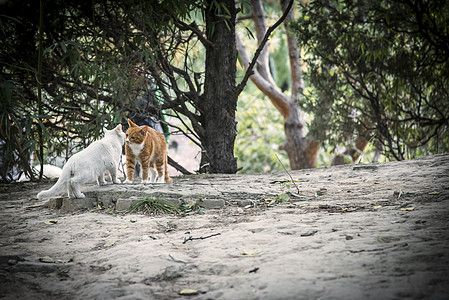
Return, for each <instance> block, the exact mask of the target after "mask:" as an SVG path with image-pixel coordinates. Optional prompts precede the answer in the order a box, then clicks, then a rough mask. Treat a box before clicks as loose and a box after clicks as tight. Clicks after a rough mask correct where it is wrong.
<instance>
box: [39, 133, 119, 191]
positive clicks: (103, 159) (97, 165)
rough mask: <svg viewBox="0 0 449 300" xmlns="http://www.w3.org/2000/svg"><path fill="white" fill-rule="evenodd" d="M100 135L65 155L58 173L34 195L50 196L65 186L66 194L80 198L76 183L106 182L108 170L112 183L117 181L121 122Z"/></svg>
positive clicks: (101, 183)
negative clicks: (82, 148)
mask: <svg viewBox="0 0 449 300" xmlns="http://www.w3.org/2000/svg"><path fill="white" fill-rule="evenodd" d="M103 131H104V138H102V139H101V140H98V141H95V142H93V143H92V144H90V145H89V147H87V148H86V149H84V150H82V151H81V152H78V153H76V154H75V155H73V156H72V157H70V158H69V160H68V161H67V163H66V164H65V165H64V167H63V168H62V174H61V177H59V179H58V181H57V182H56V183H55V185H53V186H52V187H51V189H49V190H46V191H42V192H40V193H39V194H37V198H39V199H44V198H52V197H57V196H60V195H62V194H63V193H64V190H65V189H67V193H68V196H69V198H84V197H85V196H84V194H83V193H81V191H80V185H82V184H85V183H88V182H95V181H96V182H97V184H98V185H104V184H106V181H105V180H104V172H105V171H109V173H110V174H111V177H112V181H113V182H114V183H121V182H120V180H119V179H117V172H118V165H119V162H120V157H121V154H122V147H123V145H124V144H125V138H126V136H125V133H124V132H123V131H122V125H118V126H117V127H115V128H114V129H112V130H107V129H103Z"/></svg>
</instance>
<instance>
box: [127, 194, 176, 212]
mask: <svg viewBox="0 0 449 300" xmlns="http://www.w3.org/2000/svg"><path fill="white" fill-rule="evenodd" d="M135 211H142V212H143V213H152V214H178V213H179V211H180V210H179V208H177V207H176V206H174V205H173V204H171V203H170V202H168V201H167V200H163V199H158V198H153V197H146V198H145V199H143V200H140V201H138V202H136V203H135V204H134V205H133V206H131V208H130V209H129V211H128V212H129V213H132V212H135Z"/></svg>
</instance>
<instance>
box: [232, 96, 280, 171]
mask: <svg viewBox="0 0 449 300" xmlns="http://www.w3.org/2000/svg"><path fill="white" fill-rule="evenodd" d="M237 105H238V107H237V114H236V118H237V121H238V124H237V138H236V141H235V156H236V157H237V159H238V161H237V162H238V164H239V167H241V168H242V170H241V171H240V172H241V173H267V172H272V171H279V170H283V168H282V166H281V164H280V163H279V161H278V160H277V158H276V155H275V154H277V155H278V156H279V159H281V160H282V162H283V163H284V165H288V157H287V154H286V153H285V151H282V150H279V146H281V145H282V144H283V143H284V141H285V137H284V130H283V120H282V116H281V115H280V113H279V112H278V111H277V110H276V109H275V108H274V107H273V106H272V104H271V103H270V102H269V101H268V100H267V99H265V97H264V96H263V95H260V94H259V95H258V96H254V95H252V94H248V93H247V92H243V93H242V94H241V96H240V98H239V102H238V104H237Z"/></svg>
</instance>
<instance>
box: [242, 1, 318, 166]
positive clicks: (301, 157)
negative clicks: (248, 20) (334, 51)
mask: <svg viewBox="0 0 449 300" xmlns="http://www.w3.org/2000/svg"><path fill="white" fill-rule="evenodd" d="M251 2H252V8H253V20H254V24H255V28H256V33H257V38H258V42H259V44H260V42H261V38H262V37H263V36H264V35H265V32H266V30H267V29H266V28H267V26H266V20H265V16H264V12H263V7H262V2H261V0H252V1H251ZM281 2H282V6H283V8H284V9H285V8H286V7H287V6H288V4H289V1H281ZM290 20H293V13H292V11H290V13H289V14H288V15H287V18H286V19H285V21H284V24H285V26H287V24H288V22H289V21H290ZM236 41H237V50H238V52H239V54H240V57H241V62H242V65H243V68H244V69H245V70H247V68H248V66H249V62H250V60H249V58H248V55H247V53H246V49H245V46H244V45H243V43H242V42H241V40H240V38H239V37H238V36H236ZM287 42H288V48H289V59H290V68H291V79H292V95H291V96H290V97H288V96H287V95H285V94H284V93H282V91H281V90H280V89H279V87H278V86H277V85H276V83H275V81H274V79H273V77H272V76H271V73H270V72H269V64H268V59H267V58H265V57H264V56H262V57H261V58H260V59H258V60H257V64H258V66H257V68H256V69H255V70H253V71H254V73H253V75H251V77H250V79H251V81H252V82H253V83H254V84H255V85H256V86H257V87H258V88H259V89H260V90H261V91H262V92H263V93H264V94H265V95H266V96H268V98H269V99H270V100H271V102H272V103H273V105H274V106H275V107H276V109H277V110H278V111H279V112H280V113H281V114H282V116H283V118H284V132H285V140H286V142H285V145H283V147H281V148H282V149H284V150H285V151H286V152H287V154H288V158H289V161H290V168H291V169H292V170H297V169H305V168H315V167H316V158H317V154H318V150H319V149H320V146H319V143H318V142H317V141H313V140H309V139H307V138H306V135H305V120H304V113H303V112H302V111H301V109H300V108H299V106H298V105H297V103H296V101H297V99H298V97H300V96H301V93H302V89H303V83H302V75H301V64H300V57H299V49H298V46H297V43H296V39H295V38H294V36H292V35H290V34H288V35H287ZM266 49H268V43H267V44H266V45H265V49H264V50H266ZM263 53H264V52H262V53H261V55H262V54H263ZM266 53H267V54H266V55H268V51H266Z"/></svg>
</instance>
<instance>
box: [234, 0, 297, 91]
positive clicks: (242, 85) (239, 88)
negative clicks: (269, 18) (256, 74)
mask: <svg viewBox="0 0 449 300" xmlns="http://www.w3.org/2000/svg"><path fill="white" fill-rule="evenodd" d="M293 1H294V0H290V3H289V4H288V6H287V9H286V10H285V11H284V14H283V15H282V17H281V18H280V19H279V20H278V21H277V22H276V23H274V25H273V26H271V27H269V28H268V30H267V32H266V33H265V36H264V38H263V40H262V41H261V43H260V44H259V47H258V48H257V50H256V52H255V53H254V57H253V59H252V61H251V63H250V64H249V66H248V68H247V69H246V73H245V76H244V77H243V80H242V81H241V82H240V83H239V85H237V87H236V91H235V94H234V97H235V98H237V97H238V96H239V95H240V93H241V92H242V91H243V89H244V88H245V85H246V83H247V82H248V79H249V77H250V76H251V75H252V74H253V68H254V66H255V64H256V62H257V58H258V57H259V55H260V53H261V52H262V50H263V48H264V47H265V44H266V43H267V41H268V38H269V37H270V35H271V33H272V32H273V31H274V30H275V29H276V28H277V27H279V25H281V24H282V22H284V20H285V18H286V17H287V15H288V12H289V11H290V9H291V8H292V5H293Z"/></svg>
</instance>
